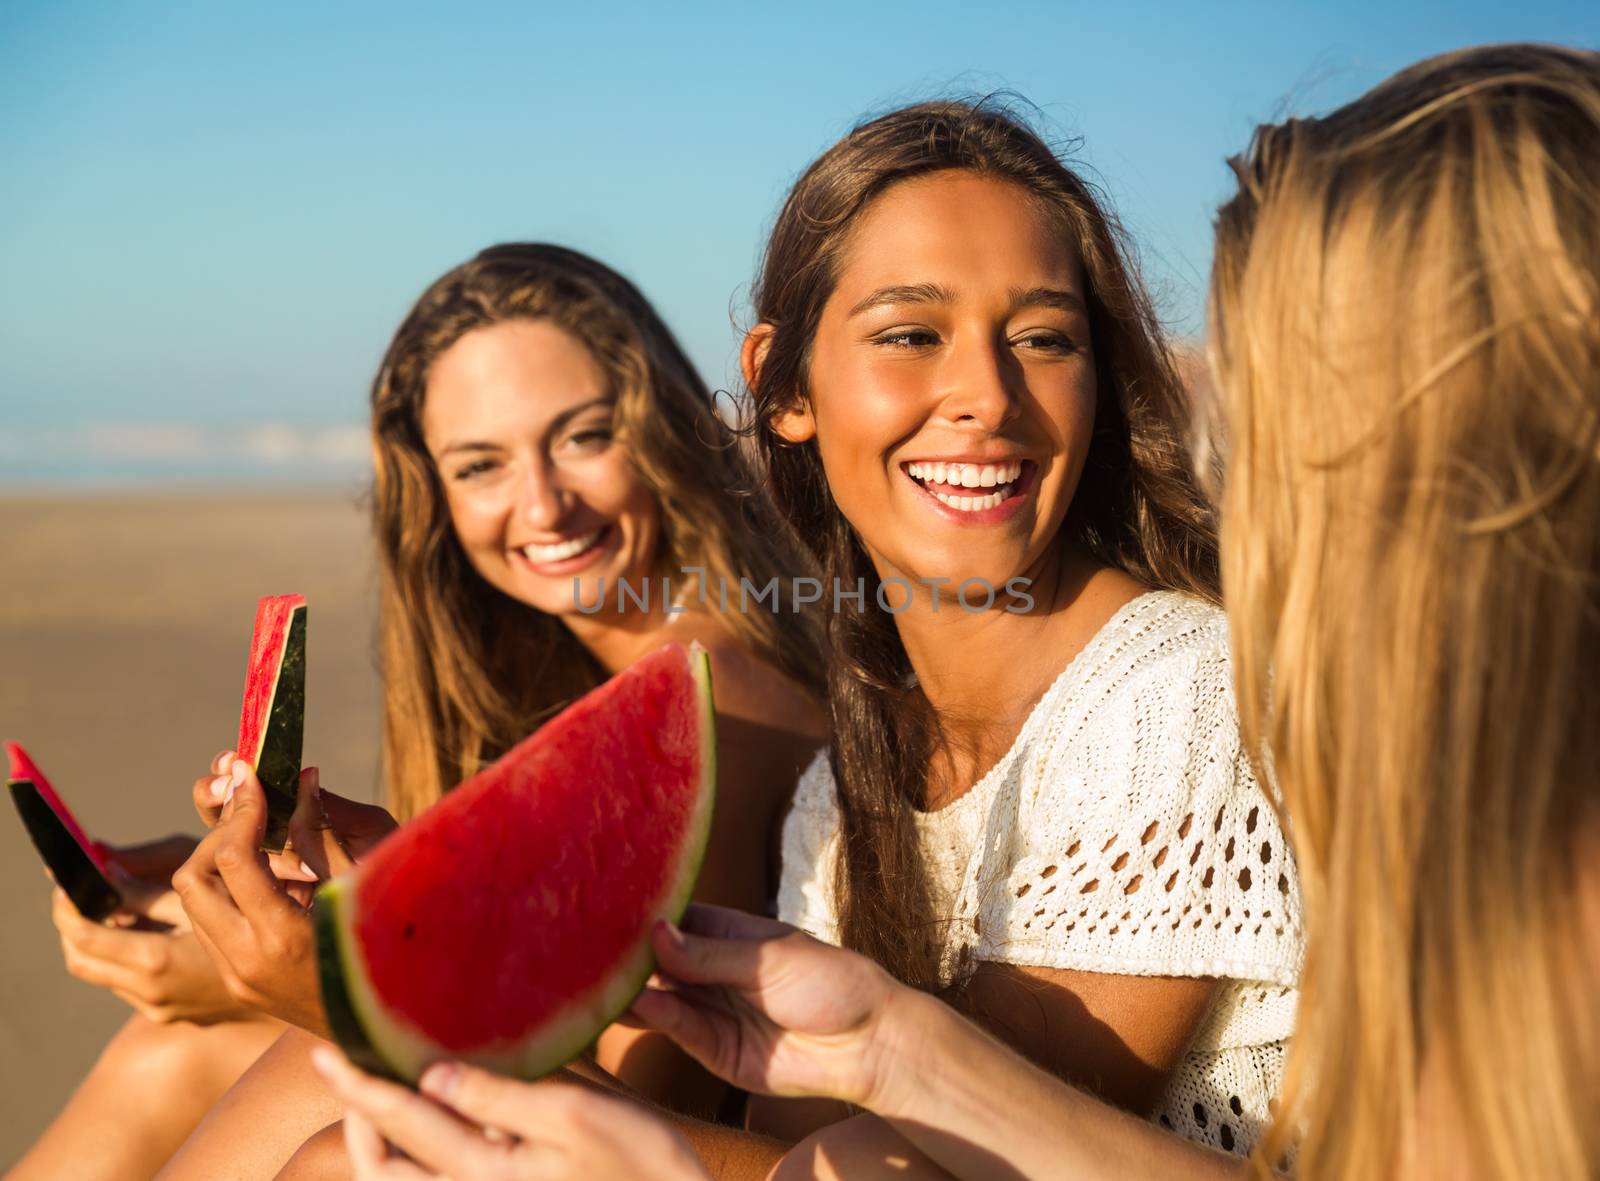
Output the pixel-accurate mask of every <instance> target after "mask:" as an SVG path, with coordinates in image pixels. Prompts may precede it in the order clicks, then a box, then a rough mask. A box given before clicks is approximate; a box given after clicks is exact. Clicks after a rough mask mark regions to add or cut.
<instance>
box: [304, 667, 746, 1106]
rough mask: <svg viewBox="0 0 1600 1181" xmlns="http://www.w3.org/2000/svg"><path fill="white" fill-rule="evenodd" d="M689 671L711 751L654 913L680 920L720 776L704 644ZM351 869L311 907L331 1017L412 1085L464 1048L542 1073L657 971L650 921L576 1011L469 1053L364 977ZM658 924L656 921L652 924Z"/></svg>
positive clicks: (365, 1056)
mask: <svg viewBox="0 0 1600 1181" xmlns="http://www.w3.org/2000/svg"><path fill="white" fill-rule="evenodd" d="M688 658H689V671H690V674H691V675H692V676H693V677H694V679H695V683H696V687H697V689H698V691H699V698H700V717H701V743H702V746H701V749H702V751H704V753H705V765H704V768H703V773H702V791H701V792H700V808H699V814H698V815H697V816H695V817H694V818H693V819H692V820H691V822H690V832H691V833H692V834H693V835H692V836H691V837H690V840H689V842H688V844H687V847H686V848H685V851H684V856H683V861H682V864H681V868H680V870H679V873H678V876H677V878H676V879H675V880H674V881H673V883H672V884H671V885H670V886H669V887H668V889H667V891H666V892H665V895H664V896H663V898H662V900H661V902H660V903H659V904H658V905H657V906H656V907H655V908H654V914H655V915H656V917H659V918H665V919H671V920H672V921H674V922H676V921H678V920H679V919H681V918H682V917H683V913H684V911H685V910H687V909H688V907H689V901H690V898H691V896H692V895H693V893H694V886H695V881H696V880H697V879H698V877H699V876H700V866H701V864H702V863H703V862H704V860H705V854H706V846H707V844H708V843H709V841H710V837H711V815H712V808H713V806H714V804H715V797H716V784H717V725H716V709H715V706H714V702H713V697H712V692H711V665H710V661H709V659H708V657H707V655H706V653H705V651H704V650H703V649H701V648H700V647H699V646H698V645H695V646H694V647H693V648H691V650H690V651H689V653H688ZM356 883H357V879H356V877H355V876H354V875H344V876H341V877H339V878H335V879H334V880H333V881H331V882H329V883H327V884H326V885H324V886H323V887H322V888H321V889H319V890H318V891H317V899H316V905H315V906H314V907H313V914H314V916H315V919H316V927H317V947H318V954H317V962H318V966H319V975H320V978H321V982H322V999H323V1007H324V1010H325V1012H326V1015H327V1019H328V1026H329V1029H330V1031H331V1032H332V1034H333V1037H334V1040H335V1041H337V1042H338V1043H339V1045H340V1047H341V1048H342V1049H344V1051H345V1053H346V1054H347V1055H349V1057H350V1059H351V1061H352V1062H354V1063H355V1064H356V1065H358V1066H360V1067H362V1068H363V1069H365V1070H368V1071H370V1072H372V1073H375V1074H380V1075H384V1076H387V1077H389V1078H393V1079H397V1080H399V1081H401V1082H406V1083H412V1084H415V1083H416V1081H417V1080H418V1079H419V1078H420V1077H421V1076H422V1072H423V1071H424V1070H426V1069H427V1068H428V1066H429V1065H431V1064H432V1063H434V1062H437V1061H440V1060H441V1059H445V1058H455V1057H460V1058H463V1059H465V1060H467V1061H470V1062H472V1063H474V1064H475V1065H478V1066H482V1067H485V1068H487V1069H489V1070H493V1071H496V1072H498V1073H500V1074H505V1075H510V1076H511V1077H513V1078H521V1079H528V1080H532V1079H537V1078H542V1077H543V1076H545V1075H547V1074H549V1073H551V1072H552V1071H554V1070H557V1069H559V1068H560V1067H562V1066H564V1065H565V1064H566V1063H568V1062H570V1061H572V1059H574V1058H576V1057H577V1056H578V1055H579V1054H581V1053H582V1052H583V1051H584V1050H585V1049H586V1048H587V1047H588V1046H589V1045H590V1044H591V1043H592V1042H593V1041H594V1039H595V1037H596V1036H597V1035H598V1034H599V1033H600V1031H601V1030H603V1029H605V1028H606V1026H608V1025H610V1024H611V1023H612V1022H614V1021H615V1020H616V1019H617V1018H618V1017H620V1016H622V1014H623V1013H625V1012H626V1011H627V1009H628V1006H629V1005H631V1004H632V1003H633V999H634V998H635V997H636V996H638V995H639V993H640V992H641V991H642V990H643V989H644V986H645V982H646V981H647V980H649V979H650V974H651V972H653V971H654V970H655V955H654V954H653V953H652V951H651V949H650V931H649V929H648V928H647V929H646V930H645V931H644V932H643V933H642V935H641V937H640V939H639V941H638V942H637V943H636V944H635V945H634V948H633V952H632V954H631V955H630V956H628V957H627V958H626V959H625V961H624V962H623V963H622V965H621V966H620V967H619V968H618V969H617V970H616V971H614V972H613V973H612V974H611V976H610V978H609V980H608V981H605V982H602V984H601V985H600V986H599V987H598V989H597V990H596V991H594V992H591V993H589V994H587V995H586V996H583V997H577V998H574V999H573V1001H572V1003H571V1011H570V1015H569V1016H568V1017H566V1018H565V1019H564V1020H562V1021H559V1022H555V1023H552V1024H550V1025H548V1026H547V1027H546V1031H545V1033H544V1034H543V1035H542V1036H541V1037H539V1038H538V1039H537V1040H535V1041H532V1042H529V1041H528V1040H527V1039H518V1040H517V1041H515V1042H512V1043H508V1044H507V1045H506V1046H505V1047H504V1048H503V1049H496V1048H494V1047H480V1048H479V1049H476V1050H474V1051H472V1052H471V1053H468V1054H457V1053H454V1052H451V1051H447V1050H445V1049H443V1048H441V1047H439V1046H438V1045H436V1044H434V1043H433V1042H432V1041H430V1040H429V1039H428V1038H427V1037H426V1035H424V1034H423V1033H422V1032H421V1031H419V1030H417V1029H416V1028H415V1027H413V1026H412V1025H411V1024H410V1023H409V1022H407V1021H405V1020H403V1019H400V1018H398V1017H396V1016H395V1015H393V1014H391V1013H390V1012H389V1011H387V1010H386V1009H385V1007H384V1005H383V1003H382V1002H381V1001H380V1000H379V999H378V996H377V994H376V992H375V991H374V990H373V988H372V984H371V981H370V980H369V979H368V978H367V973H366V970H365V966H364V965H363V963H362V959H361V953H360V949H359V945H358V942H357V940H356V936H355V920H356V912H357V909H358V908H357V906H356V905H355V899H354V893H355V889H356ZM651 925H652V926H653V925H654V924H653V923H652V924H651Z"/></svg>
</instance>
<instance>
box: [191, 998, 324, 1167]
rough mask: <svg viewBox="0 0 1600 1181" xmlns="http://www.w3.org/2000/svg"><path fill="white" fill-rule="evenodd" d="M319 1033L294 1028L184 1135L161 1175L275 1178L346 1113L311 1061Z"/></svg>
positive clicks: (257, 1061) (274, 1044)
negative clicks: (289, 1162)
mask: <svg viewBox="0 0 1600 1181" xmlns="http://www.w3.org/2000/svg"><path fill="white" fill-rule="evenodd" d="M317 1044H318V1042H317V1039H316V1038H314V1037H312V1036H311V1035H310V1034H309V1033H306V1032H305V1031H303V1030H299V1029H290V1030H288V1031H286V1032H285V1033H284V1034H283V1035H282V1036H281V1037H279V1038H278V1040H277V1041H276V1042H274V1043H273V1044H272V1047H271V1049H269V1050H268V1051H267V1052H266V1053H264V1054H262V1055H261V1057H260V1058H259V1059H257V1060H256V1063H255V1065H253V1066H252V1067H250V1069H249V1070H247V1071H245V1073H244V1076H243V1077H242V1078H240V1079H239V1081H238V1082H237V1083H235V1084H234V1085H233V1086H232V1087H231V1088H229V1090H228V1093H227V1094H225V1095H224V1096H223V1097H222V1098H221V1099H220V1100H218V1102H217V1104H216V1106H215V1107H213V1108H212V1109H211V1112H210V1114H209V1115H207V1116H206V1117H205V1119H204V1120H202V1121H201V1123H200V1126H199V1127H198V1128H196V1129H195V1130H194V1134H193V1135H192V1136H190V1137H189V1139H188V1140H186V1141H184V1144H183V1147H182V1148H180V1149H179V1150H178V1152H177V1155H175V1156H174V1157H173V1158H172V1160H171V1161H169V1162H168V1164H167V1167H166V1168H165V1169H163V1170H162V1171H161V1173H160V1175H159V1176H160V1181H217V1179H218V1178H222V1177H226V1178H228V1181H255V1179H257V1178H259V1179H260V1181H270V1179H271V1178H273V1177H275V1176H277V1174H278V1170H279V1169H281V1168H283V1166H284V1165H285V1164H287V1163H288V1160H289V1158H290V1157H291V1156H293V1155H294V1154H295V1152H296V1150H297V1149H299V1147H300V1146H301V1145H302V1144H303V1143H305V1141H306V1140H308V1139H310V1138H311V1137H312V1136H313V1135H315V1134H316V1133H317V1132H319V1131H321V1130H322V1129H323V1128H325V1127H327V1126H328V1125H329V1124H331V1123H333V1122H334V1121H336V1120H338V1119H339V1118H340V1117H341V1116H343V1115H344V1105H343V1104H342V1103H340V1102H339V1100H338V1099H337V1098H335V1097H334V1094H333V1092H332V1091H331V1090H329V1089H328V1085H327V1084H326V1083H324V1082H323V1081H322V1076H321V1075H320V1074H318V1073H317V1072H316V1069H315V1068H314V1067H313V1066H312V1065H311V1047H312V1046H315V1045H317Z"/></svg>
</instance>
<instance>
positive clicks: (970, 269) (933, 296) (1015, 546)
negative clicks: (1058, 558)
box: [776, 171, 1095, 594]
mask: <svg viewBox="0 0 1600 1181" xmlns="http://www.w3.org/2000/svg"><path fill="white" fill-rule="evenodd" d="M809 385H810V400H809V405H807V406H806V407H804V408H802V409H800V410H797V411H795V412H792V413H791V414H788V415H786V416H784V417H783V418H781V419H780V420H779V421H778V423H777V424H776V425H777V427H778V429H779V432H780V433H781V434H783V435H784V436H785V437H787V438H790V439H791V440H796V441H799V440H804V439H807V438H812V437H814V438H815V439H816V444H817V449H818V451H819V453H820V455H821V458H822V464H823V467H824V469H825V471H826V473H827V479H828V484H829V487H830V488H831V489H832V492H833V497H834V499H835V501H836V502H837V503H838V505H839V508H840V511H841V512H843V513H844V515H845V517H846V518H847V519H848V520H849V521H850V524H851V525H852V526H853V527H854V528H855V530H856V532H857V534H858V535H859V536H860V538H861V541H862V544H863V545H864V546H865V547H866V550H867V552H868V553H869V555H870V556H871V557H872V559H873V562H874V564H875V565H876V567H877V569H878V571H879V574H880V577H883V578H888V577H891V576H894V575H898V576H900V577H904V578H907V579H910V580H912V581H913V582H915V581H917V580H922V579H927V580H932V579H949V580H950V585H949V588H948V593H952V594H953V593H954V592H955V590H956V588H957V587H958V586H959V584H960V583H961V582H962V581H963V580H965V579H969V578H981V579H984V580H986V581H988V582H989V583H990V584H991V585H992V586H994V587H995V588H996V590H997V591H998V590H1000V589H1001V588H1003V587H1004V584H1005V582H1006V580H1007V579H1009V578H1013V577H1017V576H1024V577H1027V576H1029V574H1030V571H1032V570H1033V569H1034V568H1035V565H1036V564H1037V563H1038V562H1039V561H1040V559H1041V557H1042V556H1043V555H1044V554H1045V553H1046V551H1047V550H1048V549H1049V547H1050V544H1051V542H1052V541H1053V539H1054V538H1055V536H1056V534H1057V532H1058V531H1059V529H1060V528H1061V523H1062V520H1063V518H1064V517H1065V516H1066V512H1067V508H1068V506H1069V505H1070V504H1071V502H1072V496H1073V492H1074V490H1075V489H1076V487H1077V484H1078V477H1079V474H1080V473H1081V472H1082V470H1083V463H1084V457H1085V456H1086V455H1087V453H1088V450H1089V437H1090V434H1091V432H1092V430H1093V428H1094V407H1095V369H1094V358H1093V357H1092V356H1091V355H1090V351H1089V320H1088V308H1087V306H1086V303H1085V294H1084V284H1083V273H1082V267H1081V266H1080V264H1079V260H1078V257H1077V253H1076V251H1075V250H1074V249H1073V248H1072V247H1071V246H1070V245H1069V244H1067V243H1066V242H1064V241H1063V240H1062V236H1061V234H1060V232H1059V231H1058V230H1057V229H1056V228H1054V227H1053V226H1052V225H1051V223H1050V221H1049V220H1048V219H1047V218H1046V217H1045V216H1044V215H1043V214H1042V213H1041V212H1040V211H1039V210H1038V209H1037V208H1036V207H1035V205H1034V204H1033V202H1031V201H1030V200H1029V198H1028V197H1027V196H1026V194H1025V193H1024V192H1023V191H1022V190H1021V189H1019V188H1018V187H1016V186H1015V185H1012V184H1009V183H1006V182H1003V181H996V180H990V179H986V178H983V177H980V176H977V175H975V174H972V173H968V172H958V171H951V172H942V173H937V174H934V175H932V176H927V177H919V178H917V179H914V180H909V181H904V182H901V183H900V184H897V185H895V186H894V187H893V188H891V189H889V190H888V191H887V192H885V193H884V194H883V195H882V196H880V197H878V198H877V199H876V200H875V201H874V202H873V203H872V204H871V205H870V206H868V208H867V209H866V210H865V211H864V212H863V213H862V215H861V217H860V219H859V221H858V222H857V224H856V226H855V228H854V231H853V233H852V238H851V241H850V243H849V245H848V246H847V248H846V250H845V252H844V255H843V258H842V260H841V266H840V274H839V281H838V286H837V287H836V289H835V290H834V292H833V294H832V295H831V296H830V297H829V299H828V302H827V304H826V305H825V306H824V308H823V311H822V317H821V321H820V323H819V326H818V329H817V335H816V340H815V342H814V345H813V348H812V359H811V369H810V374H809Z"/></svg>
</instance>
